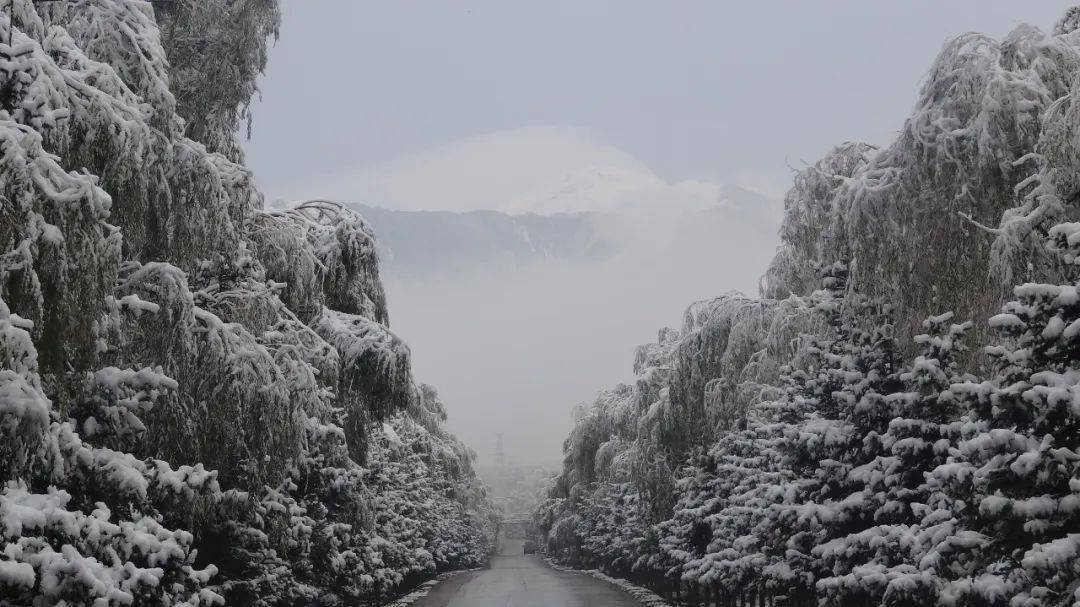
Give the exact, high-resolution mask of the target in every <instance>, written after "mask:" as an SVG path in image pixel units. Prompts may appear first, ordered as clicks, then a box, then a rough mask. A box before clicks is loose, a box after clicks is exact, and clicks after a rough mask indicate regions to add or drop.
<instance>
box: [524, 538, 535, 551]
mask: <svg viewBox="0 0 1080 607" xmlns="http://www.w3.org/2000/svg"><path fill="white" fill-rule="evenodd" d="M524 550H525V554H536V542H534V541H532V540H525V546H524Z"/></svg>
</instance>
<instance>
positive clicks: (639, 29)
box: [247, 0, 1068, 208]
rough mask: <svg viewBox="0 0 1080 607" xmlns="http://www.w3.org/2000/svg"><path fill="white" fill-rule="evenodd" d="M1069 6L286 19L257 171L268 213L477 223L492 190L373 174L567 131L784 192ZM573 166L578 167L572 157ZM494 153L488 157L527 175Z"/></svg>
mask: <svg viewBox="0 0 1080 607" xmlns="http://www.w3.org/2000/svg"><path fill="white" fill-rule="evenodd" d="M1067 4H1068V3H1067V2H1064V1H1058V0H1024V1H1019V0H948V1H941V0H904V1H902V2H888V3H886V2H866V1H864V0H850V1H828V0H820V1H813V2H806V1H802V0H798V1H796V0H792V1H788V2H770V1H761V2H724V1H718V0H701V1H683V0H679V1H675V2H657V1H652V0H649V1H644V0H642V1H636V0H565V1H564V0H548V1H544V2H535V1H529V2H522V1H514V0H487V1H454V2H420V1H401V2H383V1H379V2H373V1H358V0H318V1H307V2H300V1H296V0H287V1H286V2H284V3H283V5H284V13H285V14H284V24H283V27H282V31H281V39H280V41H279V42H278V43H277V45H276V47H275V48H274V49H273V51H272V53H271V60H270V65H269V68H268V70H267V73H266V76H265V77H264V78H263V80H262V91H263V101H262V102H261V103H258V104H257V106H256V108H255V111H256V114H255V121H256V122H255V131H254V136H253V138H252V140H251V141H250V142H249V145H248V146H247V147H248V150H249V160H250V163H251V165H252V167H253V168H254V169H255V171H256V174H257V175H258V177H259V179H260V182H261V184H262V186H263V188H264V189H265V191H266V192H267V194H268V196H269V197H270V198H271V199H273V198H276V197H299V196H316V195H323V194H331V195H334V196H345V195H350V194H351V195H355V196H356V197H357V198H367V200H366V202H371V203H375V204H379V203H382V204H384V205H389V206H406V207H420V208H467V207H470V206H476V205H475V203H470V202H469V198H478V199H479V198H483V196H484V195H485V194H486V193H487V190H486V189H487V188H488V187H489V186H488V185H487V184H488V183H489V182H491V181H495V180H496V179H497V178H495V177H493V176H491V173H493V172H495V171H492V172H491V173H488V174H487V175H484V174H482V173H479V172H478V171H475V170H469V169H473V167H474V165H464V166H463V165H460V164H458V165H453V164H452V165H451V166H450V167H449V168H447V167H436V168H434V169H432V172H434V173H436V174H438V173H439V172H440V171H441V172H442V173H443V174H444V175H445V173H446V172H447V171H448V170H450V171H451V172H453V171H455V170H458V169H461V170H460V171H458V172H466V173H470V175H468V177H469V178H471V179H472V180H473V181H476V182H479V183H476V187H475V188H474V190H475V191H473V192H471V193H470V192H468V191H466V190H467V188H466V187H464V186H461V184H459V183H456V182H454V183H452V187H450V188H447V187H445V184H444V183H443V182H440V181H439V180H438V179H437V178H436V179H434V180H433V182H434V184H435V187H433V189H432V190H430V191H429V190H426V189H424V186H423V184H416V182H417V181H418V180H420V181H422V180H423V177H424V174H425V173H424V171H423V170H420V171H417V170H409V171H405V172H404V174H403V175H400V176H399V177H400V179H399V181H404V182H406V183H410V184H415V185H411V186H410V187H411V188H414V189H415V190H416V191H415V192H408V193H407V195H405V196H403V197H402V199H396V200H395V199H394V198H395V197H394V196H393V195H384V193H385V190H386V188H385V187H372V184H371V181H372V179H371V178H370V175H371V174H372V173H373V172H378V173H384V172H386V171H387V170H392V171H395V172H398V173H400V172H401V171H399V170H398V169H400V166H401V165H402V164H403V163H405V164H410V165H415V162H416V157H417V155H423V154H428V155H429V156H430V155H431V154H432V153H438V151H439V150H440V149H445V146H454V145H457V146H458V148H459V150H458V151H459V152H460V151H461V150H460V147H461V144H462V143H463V142H464V143H465V144H467V143H468V142H469V141H470V140H471V139H473V138H477V137H480V138H483V137H484V136H487V135H491V134H497V133H502V132H506V131H510V132H513V131H515V130H517V129H520V128H521V127H523V126H553V127H561V128H564V129H573V131H574V132H575V133H576V134H577V135H580V137H581V138H582V139H584V140H586V142H587V144H581V145H593V144H599V145H595V146H594V147H596V148H602V147H604V146H610V147H611V148H615V150H616V151H617V152H619V153H622V154H625V155H626V156H628V157H631V158H633V159H637V160H639V161H640V162H641V163H643V164H644V165H646V166H648V167H649V168H650V169H651V170H652V171H654V172H655V173H656V174H658V175H659V176H661V177H662V178H664V179H666V180H668V181H680V180H686V179H710V180H718V181H738V182H740V183H743V184H745V185H750V186H755V187H758V188H759V189H765V190H770V189H771V190H774V191H782V190H783V189H784V188H785V187H786V180H787V179H788V176H789V174H790V172H789V171H788V170H787V169H786V166H787V165H788V164H791V165H799V164H800V163H801V162H802V161H808V162H812V161H814V160H815V159H816V158H818V157H820V156H821V155H822V154H823V153H824V152H825V151H826V150H827V149H828V148H829V147H830V146H831V145H833V144H834V143H837V142H839V141H843V140H845V139H858V140H864V141H869V142H874V143H876V142H885V141H887V140H888V139H889V138H890V135H891V134H892V133H893V132H894V131H895V130H896V129H897V128H898V126H899V125H900V123H901V121H902V119H903V117H904V116H905V115H906V114H907V112H908V111H909V110H910V108H911V106H912V104H913V102H914V100H915V95H916V90H917V84H918V82H919V81H920V79H921V78H922V76H923V75H924V74H925V73H926V71H927V68H928V67H929V65H930V62H931V60H932V59H933V57H934V56H935V55H936V53H937V51H938V50H939V49H940V48H941V45H942V44H943V43H944V42H945V41H946V40H947V39H949V38H950V37H952V36H955V35H957V34H959V33H962V32H966V31H973V30H974V31H983V32H986V33H988V34H991V35H993V36H998V37H1000V36H1003V35H1004V34H1006V33H1007V32H1008V31H1009V30H1010V29H1011V28H1012V27H1013V26H1015V25H1016V24H1017V23H1019V22H1021V21H1026V22H1029V23H1032V24H1035V25H1037V26H1039V27H1042V28H1044V29H1049V28H1050V27H1051V26H1052V25H1053V23H1054V21H1055V20H1056V19H1057V18H1058V16H1059V15H1060V14H1061V13H1062V12H1063V10H1064V7H1065V6H1066V5H1067ZM503 138H504V139H511V140H512V139H513V137H512V136H511V137H505V136H504V137H503ZM526 147H527V146H526ZM564 148H565V150H567V153H568V154H570V155H581V153H582V150H581V149H579V145H578V143H577V142H574V141H569V142H566V143H565V146H564ZM483 152H484V151H483V150H481V151H480V152H479V153H478V155H479V156H481V158H480V159H478V160H477V162H482V161H483V160H484V153H483ZM499 152H505V150H497V151H491V152H490V153H489V154H488V155H487V158H503V159H506V160H509V161H513V160H514V159H515V157H516V156H515V154H510V155H509V157H508V156H507V155H506V154H505V153H499ZM584 152H585V153H587V152H588V150H587V149H586V150H584ZM611 153H612V152H611V151H610V150H608V151H605V152H602V153H601V154H606V155H610V154H611ZM537 154H539V155H542V156H544V157H547V158H550V157H556V158H557V157H559V156H560V155H561V154H560V153H559V150H558V148H557V147H555V148H554V149H552V150H541V151H539V152H537V153H536V154H532V155H529V154H528V153H526V152H520V151H519V155H520V156H522V158H523V159H527V160H530V161H533V162H534V163H535V161H536V159H537ZM409 168H410V169H415V166H410V167H409ZM350 179H352V180H355V181H356V182H357V183H355V184H350V181H349V180H350ZM448 189H449V190H450V191H449V192H448V191H447V190H448ZM325 190H331V191H325ZM429 192H430V193H431V194H433V195H432V196H430V198H431V199H430V200H424V201H420V200H418V198H426V197H427V196H425V195H424V194H426V193H429ZM436 193H437V194H439V195H434V194H436ZM501 193H502V190H497V191H495V192H493V193H492V195H498V194H501ZM370 197H378V198H383V200H373V199H370ZM440 198H443V199H444V200H440Z"/></svg>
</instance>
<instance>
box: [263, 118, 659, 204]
mask: <svg viewBox="0 0 1080 607" xmlns="http://www.w3.org/2000/svg"><path fill="white" fill-rule="evenodd" d="M593 166H603V167H611V168H613V169H617V170H624V171H628V172H632V173H635V174H645V175H651V172H650V171H649V169H648V167H646V166H645V165H644V164H643V163H642V162H641V161H640V160H638V159H636V158H634V157H633V156H631V155H630V154H627V153H626V152H623V151H621V150H619V149H617V148H614V147H612V146H609V145H605V144H603V143H599V142H596V141H594V140H592V139H591V138H589V137H588V136H587V135H586V134H584V133H583V132H581V131H578V130H576V129H573V128H569V127H536V126H534V127H522V128H517V129H512V130H506V131H497V132H494V133H489V134H486V135H480V136H476V137H470V138H468V139H463V140H460V141H457V142H454V143H451V144H448V145H444V146H440V147H436V148H433V149H430V150H426V151H423V152H419V153H416V154H410V155H408V156H406V157H403V158H399V159H396V160H394V161H391V162H387V163H384V164H381V165H378V166H373V167H363V168H359V169H349V170H346V171H343V172H341V173H339V174H336V175H331V176H322V177H319V178H317V179H312V180H306V181H304V182H300V183H296V184H293V185H291V186H287V187H285V188H283V189H282V190H281V191H279V192H272V193H271V197H272V198H285V199H294V198H297V197H311V196H313V195H317V196H319V197H324V198H330V199H335V200H345V201H350V202H362V203H365V204H375V205H379V206H384V207H387V208H394V209H401V210H445V211H470V210H478V209H502V208H505V207H506V205H507V204H508V202H510V201H513V200H515V199H518V198H520V197H522V196H523V195H526V194H528V193H529V192H533V191H536V190H540V189H542V188H544V187H547V186H549V185H550V184H552V183H556V182H558V181H559V180H561V179H562V178H563V177H564V176H565V175H566V174H568V173H572V172H574V171H580V170H582V169H585V168H588V167H593Z"/></svg>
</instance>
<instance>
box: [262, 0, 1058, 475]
mask: <svg viewBox="0 0 1080 607" xmlns="http://www.w3.org/2000/svg"><path fill="white" fill-rule="evenodd" d="M283 4H284V23H283V27H282V31H281V39H280V41H279V42H278V43H277V45H276V46H275V48H274V49H273V51H272V52H271V56H270V64H269V67H268V70H267V73H266V75H265V77H264V78H263V79H262V81H261V88H262V94H263V99H262V101H261V102H259V103H257V104H256V106H255V108H254V111H255V125H254V134H253V138H252V139H251V140H250V141H249V142H247V144H246V149H247V152H248V160H249V164H250V165H251V166H252V168H253V169H254V171H255V174H256V177H257V179H258V180H259V183H260V185H261V186H262V188H263V189H264V191H265V192H266V194H267V197H268V199H270V200H273V199H275V198H287V199H292V198H307V197H331V198H336V199H340V200H349V201H357V202H365V203H369V204H376V205H382V206H389V207H396V208H403V209H446V210H466V209H476V208H496V209H514V208H518V207H517V206H516V204H517V203H518V201H520V200H523V199H531V197H533V196H535V195H536V194H537V193H538V192H544V191H549V190H550V189H551V188H552V187H557V186H558V184H559V183H560V182H561V181H562V180H563V178H564V177H565V176H566V175H568V174H573V173H575V172H579V171H583V170H586V169H590V168H596V167H602V168H612V167H613V168H616V169H622V170H625V171H630V172H634V173H641V174H644V175H650V176H655V177H656V178H658V179H659V180H661V182H666V183H667V184H671V185H672V186H673V189H672V190H671V191H672V192H676V191H682V190H679V189H678V188H674V186H675V185H676V184H679V183H681V182H687V183H689V182H692V183H693V184H698V185H700V184H707V183H710V182H711V183H738V184H741V185H743V186H748V187H751V188H754V189H757V190H759V191H763V192H766V193H770V194H773V195H774V196H775V197H777V198H779V197H780V195H781V194H782V192H783V191H784V190H785V189H786V188H787V186H788V180H789V179H790V175H791V171H790V168H789V166H802V164H803V163H804V162H813V161H814V160H815V159H817V158H818V157H820V156H821V155H822V154H824V153H825V152H826V151H827V150H828V149H829V148H830V147H831V146H832V145H834V144H836V143H838V142H841V141H844V140H850V139H855V140H863V141H868V142H871V143H878V144H882V143H887V142H888V141H889V140H890V139H891V137H892V134H893V133H894V132H895V130H896V129H897V128H898V127H899V126H900V124H901V123H902V121H903V119H904V117H905V116H906V115H907V114H908V112H909V110H910V109H911V107H912V105H913V103H914V101H915V99H916V94H917V90H918V85H919V82H920V81H921V79H922V77H923V76H924V74H925V73H926V71H927V69H928V68H929V66H930V64H931V62H932V61H933V58H934V57H935V55H936V54H937V52H938V51H939V50H940V48H941V46H942V45H943V44H944V43H945V41H947V40H948V39H950V38H951V37H953V36H955V35H958V34H961V33H963V32H967V31H982V32H985V33H988V34H990V35H992V36H995V37H1001V36H1004V35H1005V34H1006V33H1007V32H1008V31H1009V30H1010V29H1012V28H1013V27H1014V26H1015V25H1016V24H1018V23H1020V22H1022V21H1023V22H1028V23H1032V24H1034V25H1037V26H1039V27H1041V28H1043V29H1049V28H1050V27H1052V25H1053V23H1054V21H1055V20H1056V19H1057V18H1058V17H1059V16H1060V15H1061V13H1062V12H1063V11H1064V9H1065V7H1066V6H1067V5H1068V4H1069V3H1068V2H1064V1H1058V0H1027V1H1019V0H948V1H945V0H934V1H931V0H903V1H894V2H889V3H886V2H877V1H873V2H868V1H865V0H844V1H841V0H815V1H812V2H807V1H804V0H789V1H785V2H779V1H776V2H770V1H760V2H739V3H736V2H724V1H717V0H685V1H683V0H676V1H673V2H656V1H653V0H648V1H647V0H565V1H564V0H548V1H545V2H535V1H529V2H525V1H519V0H486V1H446V2H421V1H418V0H403V1H394V2H386V1H381V0H380V1H377V2H376V1H367V0H362V1H361V0H318V1H310V0H309V1H301V0H285V1H284V2H283ZM693 187H694V188H696V187H697V185H695V186H693ZM683 189H685V188H683ZM650 191H663V190H662V189H653V190H650ZM695 191H696V190H695ZM706 261H709V260H706ZM714 261H715V263H711V264H710V265H709V266H708V269H709V272H710V276H709V277H708V280H704V279H702V278H701V277H700V276H690V275H688V276H683V277H673V276H670V275H667V274H669V273H665V276H664V281H665V282H664V284H665V285H666V286H665V287H664V289H666V291H664V290H660V289H651V290H650V289H648V288H642V285H645V286H646V287H647V286H648V285H649V282H648V281H650V280H654V279H655V278H656V276H655V275H653V276H650V275H649V274H648V273H647V272H645V273H642V274H640V275H634V276H630V277H628V278H627V279H626V280H624V281H623V282H619V281H618V280H617V277H613V276H604V277H601V279H598V280H594V279H593V278H591V277H588V276H581V275H580V274H576V273H567V274H562V275H558V276H554V277H553V276H552V275H550V274H547V275H545V276H542V277H535V280H534V281H533V283H532V284H533V285H534V286H533V287H528V286H523V283H522V277H516V279H515V280H516V282H514V283H513V284H510V283H506V284H504V283H498V284H496V283H489V284H486V285H483V289H480V288H477V289H472V290H470V289H464V290H463V289H461V288H458V289H456V290H453V291H450V290H444V291H441V292H433V291H432V289H431V288H426V287H425V285H413V286H411V287H408V288H405V287H402V288H399V289H398V290H396V291H395V290H393V289H392V290H391V292H390V293H389V296H390V305H391V319H392V321H393V322H394V328H395V330H396V331H398V332H399V333H401V334H402V335H404V336H405V337H406V338H407V339H408V340H409V341H410V344H411V345H412V349H413V352H414V355H415V358H416V362H417V369H418V373H420V377H421V379H423V380H424V381H427V382H430V383H433V384H435V385H436V386H438V387H440V388H441V391H442V393H443V395H444V398H445V400H446V401H447V407H448V410H449V413H450V416H451V428H452V429H454V430H455V431H456V432H458V433H459V434H461V435H462V436H464V437H465V439H466V440H467V442H469V443H470V444H471V445H472V446H473V447H474V448H475V449H476V450H477V451H479V452H480V453H481V454H485V453H487V452H489V451H490V447H491V445H489V444H488V443H490V442H491V441H492V439H491V438H490V436H492V435H493V433H494V432H495V431H499V430H502V431H507V429H506V428H505V427H503V425H504V424H511V423H514V422H515V421H517V422H519V423H522V424H524V425H525V426H526V428H525V429H524V430H522V431H520V432H518V434H517V435H514V434H513V433H508V436H507V442H508V444H507V449H508V451H511V453H512V454H515V455H517V456H519V457H521V458H523V459H529V458H540V457H544V458H556V457H558V453H559V449H560V446H561V441H562V438H563V436H564V435H565V430H566V428H567V427H568V426H569V418H568V413H567V411H568V410H569V409H570V407H572V406H573V405H575V404H577V403H578V402H580V401H586V400H591V398H592V395H593V394H594V393H595V392H596V390H598V389H599V388H601V387H605V386H610V385H611V384H612V383H614V382H615V381H618V380H626V379H629V373H630V363H631V361H632V355H633V352H632V347H633V345H635V344H637V343H641V342H643V341H646V340H648V339H652V338H654V337H655V333H656V329H657V328H659V327H660V326H663V325H665V324H677V322H678V318H679V316H678V315H679V312H680V311H681V310H682V309H683V308H684V307H685V306H686V305H687V304H688V303H690V298H691V297H699V296H705V295H709V294H719V293H722V292H724V291H726V290H728V289H729V288H731V287H742V288H746V287H745V285H746V284H747V283H748V282H749V281H748V279H747V268H746V267H745V266H746V263H745V260H738V259H736V260H734V262H732V261H731V260H725V259H715V260H714ZM699 262H701V260H700V259H697V260H695V263H694V267H695V268H697V267H698V266H699V265H700V263H699ZM671 265H673V266H674V265H678V264H677V263H672V264H671ZM622 269H623V270H625V269H626V268H622ZM762 270H764V267H761V268H759V269H757V270H754V271H755V272H760V271H762ZM620 271H621V270H620ZM698 271H700V269H699V270H698ZM614 274H616V272H613V275H614ZM540 285H552V286H555V285H561V286H563V287H566V288H569V286H571V285H576V286H574V287H573V288H580V289H581V292H580V295H581V297H578V298H575V299H574V301H575V302H577V303H574V304H573V305H570V306H569V307H568V308H567V314H568V316H566V317H565V318H563V317H558V315H557V313H556V312H557V309H558V308H557V307H553V304H554V303H555V302H559V301H560V300H559V299H558V298H555V299H553V300H552V301H546V302H541V303H542V304H543V305H542V307H540V308H537V309H533V310H530V309H517V310H510V311H508V310H505V309H503V308H500V306H502V305H503V304H504V303H505V302H504V301H500V298H499V296H498V294H499V293H510V294H511V295H512V294H514V293H518V294H519V295H520V296H521V297H520V299H521V301H523V302H527V301H532V300H534V299H536V298H535V297H534V296H533V295H531V291H530V289H533V290H536V291H544V289H545V288H546V287H542V286H540ZM594 285H603V287H599V286H596V287H595V288H594V289H593V291H588V289H589V288H590V287H592V286H594ZM601 288H603V289H609V291H601V290H597V289H601ZM481 293H483V294H487V293H492V294H493V295H491V296H486V295H485V296H483V297H480V296H478V294H481ZM566 295H567V294H566V293H562V294H560V296H561V297H564V298H565V297H566ZM618 297H623V298H624V302H625V301H630V300H633V301H634V302H635V303H639V304H640V303H641V302H643V301H645V300H647V302H646V303H647V304H648V305H645V304H642V305H640V306H639V307H638V308H635V309H634V310H633V311H632V313H631V312H630V311H627V310H626V309H624V306H620V307H619V309H620V310H621V311H622V313H621V314H620V315H614V316H613V315H611V314H610V313H607V312H605V311H604V310H605V308H606V301H607V300H608V299H611V300H612V301H616V300H617V298H618ZM440 301H446V302H455V301H456V302H458V303H460V304H461V306H462V307H461V308H454V307H453V306H452V305H449V304H448V305H428V304H429V302H436V304H437V303H438V302H440ZM564 303H565V302H564ZM485 305H490V309H488V310H485V309H484V308H483V307H484V306H485ZM559 305H563V304H559ZM575 306H576V307H575ZM587 309H588V310H593V311H594V312H595V315H594V316H589V312H587ZM553 310H555V312H553ZM463 311H467V312H468V314H467V315H465V316H462V312H463ZM459 319H460V321H459ZM485 321H487V322H490V323H492V324H491V325H490V326H487V327H485V326H475V325H470V324H469V323H481V322H485ZM500 322H501V323H502V324H499V323H500ZM529 327H536V329H535V330H534V331H532V332H530V330H529V329H528V328H529ZM470 339H472V341H474V342H475V348H472V349H470V348H468V347H467V346H466V347H463V346H462V344H463V343H466V344H467V343H468V341H469V340H470ZM560 352H563V353H566V354H565V356H562V355H559V353H560ZM530 353H531V354H532V358H530ZM616 353H618V354H616ZM463 369H470V370H472V372H473V373H472V374H471V375H470V374H469V373H465V372H463ZM489 369H491V370H496V369H497V370H498V373H499V374H500V377H501V378H502V379H501V380H499V381H495V382H494V383H491V380H490V375H489V374H487V373H486V371H487V370H489ZM480 378H483V379H480ZM485 382H487V383H486V385H483V386H482V387H478V386H479V384H483V383H485ZM485 420H496V421H495V422H492V423H491V424H490V426H489V425H488V424H487V423H486V421H485ZM530 430H531V431H530ZM515 449H517V451H515Z"/></svg>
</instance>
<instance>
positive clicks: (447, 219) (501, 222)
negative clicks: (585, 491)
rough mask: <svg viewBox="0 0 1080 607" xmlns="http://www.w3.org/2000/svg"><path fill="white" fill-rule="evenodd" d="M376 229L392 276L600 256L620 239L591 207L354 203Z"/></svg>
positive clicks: (589, 259) (606, 254) (381, 258)
mask: <svg viewBox="0 0 1080 607" xmlns="http://www.w3.org/2000/svg"><path fill="white" fill-rule="evenodd" d="M349 206H350V207H351V208H352V209H354V210H356V211H357V212H359V213H360V214H361V215H363V217H364V218H365V219H366V220H367V221H368V222H369V223H371V224H372V226H373V227H374V229H375V232H376V233H377V234H378V236H379V239H378V248H379V258H380V260H381V262H382V264H383V267H384V269H385V271H386V273H387V275H389V276H393V277H397V278H418V277H424V276H430V275H442V274H446V273H449V272H463V271H465V272H467V271H472V270H477V269H492V268H509V267H517V266H527V265H531V264H535V263H541V262H544V261H583V262H588V261H599V260H602V259H605V258H607V257H608V256H610V255H612V254H613V253H614V252H615V251H616V250H617V244H616V243H615V242H614V241H613V240H612V239H611V238H609V237H607V236H604V235H603V234H602V233H601V232H600V231H599V230H598V229H597V227H596V219H597V218H596V216H595V214H590V213H560V214H554V215H536V214H526V215H508V214H506V213H500V212H498V211H468V212H464V213H455V212H450V211H397V210H392V209H384V208H381V207H376V206H368V205H364V204H356V203H354V204H351V205H349Z"/></svg>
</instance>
